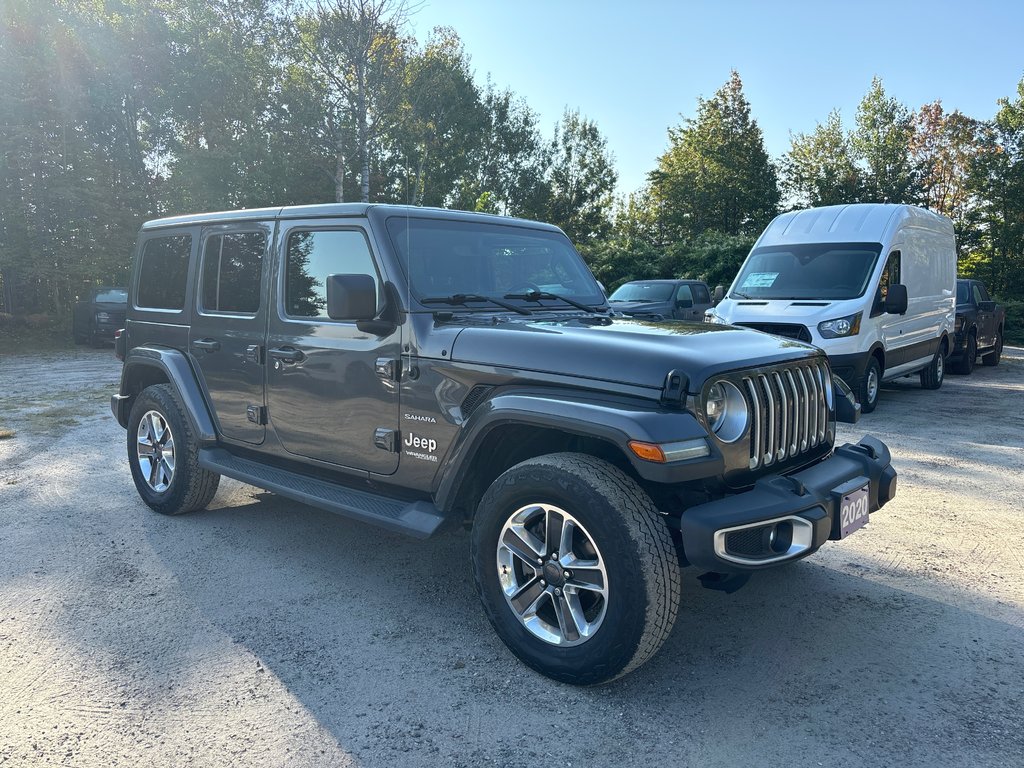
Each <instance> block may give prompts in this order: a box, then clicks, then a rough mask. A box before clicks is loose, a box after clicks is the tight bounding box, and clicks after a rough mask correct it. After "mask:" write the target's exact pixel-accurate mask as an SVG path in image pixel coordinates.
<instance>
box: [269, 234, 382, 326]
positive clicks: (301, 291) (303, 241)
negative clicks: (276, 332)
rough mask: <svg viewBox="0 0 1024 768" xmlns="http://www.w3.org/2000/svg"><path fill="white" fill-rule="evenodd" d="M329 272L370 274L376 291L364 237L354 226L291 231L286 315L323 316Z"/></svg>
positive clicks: (325, 313) (325, 316)
mask: <svg viewBox="0 0 1024 768" xmlns="http://www.w3.org/2000/svg"><path fill="white" fill-rule="evenodd" d="M328 275H370V277H372V278H373V281H374V283H375V284H376V285H377V286H378V293H379V286H380V281H379V280H378V278H377V269H376V267H374V264H373V256H372V255H371V254H370V246H369V245H368V244H367V242H366V236H365V235H363V233H362V232H361V231H360V230H357V229H328V230H307V231H299V232H292V233H291V235H289V236H288V254H287V262H286V267H285V278H284V296H285V299H284V306H285V314H287V315H290V316H292V317H319V318H324V319H326V318H327V276H328Z"/></svg>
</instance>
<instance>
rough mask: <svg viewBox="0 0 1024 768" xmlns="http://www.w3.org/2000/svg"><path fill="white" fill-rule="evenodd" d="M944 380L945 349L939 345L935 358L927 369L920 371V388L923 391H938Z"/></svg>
mask: <svg viewBox="0 0 1024 768" xmlns="http://www.w3.org/2000/svg"><path fill="white" fill-rule="evenodd" d="M945 378H946V347H945V345H940V346H939V349H938V351H937V352H936V353H935V357H934V358H932V361H931V363H929V364H928V367H927V368H925V369H924V370H923V371H921V386H922V387H924V388H925V389H938V388H939V387H941V386H942V381H943V379H945Z"/></svg>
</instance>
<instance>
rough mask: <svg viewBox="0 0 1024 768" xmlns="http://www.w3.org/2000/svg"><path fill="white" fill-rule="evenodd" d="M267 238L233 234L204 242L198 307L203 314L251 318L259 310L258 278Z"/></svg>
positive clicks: (263, 235) (214, 237)
mask: <svg viewBox="0 0 1024 768" xmlns="http://www.w3.org/2000/svg"><path fill="white" fill-rule="evenodd" d="M266 249H267V237H266V235H265V234H263V233H262V232H234V233H230V234H224V235H214V236H212V237H209V238H207V239H206V246H205V247H204V248H203V277H202V282H201V284H200V285H201V289H200V296H201V301H200V306H201V307H202V309H203V311H204V312H226V313H232V314H244V315H255V314H256V313H257V312H259V310H260V279H261V277H262V275H263V254H264V253H265V252H266Z"/></svg>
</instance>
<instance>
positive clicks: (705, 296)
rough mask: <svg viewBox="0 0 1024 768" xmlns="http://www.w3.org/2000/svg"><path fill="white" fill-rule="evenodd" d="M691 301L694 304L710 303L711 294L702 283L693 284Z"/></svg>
mask: <svg viewBox="0 0 1024 768" xmlns="http://www.w3.org/2000/svg"><path fill="white" fill-rule="evenodd" d="M693 303H694V304H710V303H711V294H710V293H709V292H708V289H707V288H706V287H705V286H703V285H695V286H693Z"/></svg>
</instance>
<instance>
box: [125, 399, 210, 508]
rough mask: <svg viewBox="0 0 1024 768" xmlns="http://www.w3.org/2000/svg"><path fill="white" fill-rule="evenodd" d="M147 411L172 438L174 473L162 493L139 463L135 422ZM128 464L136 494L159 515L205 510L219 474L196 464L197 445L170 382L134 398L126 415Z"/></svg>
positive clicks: (136, 425)
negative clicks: (157, 417)
mask: <svg viewBox="0 0 1024 768" xmlns="http://www.w3.org/2000/svg"><path fill="white" fill-rule="evenodd" d="M150 411H156V412H157V413H159V414H160V415H161V416H162V417H163V419H164V421H166V423H167V425H168V427H169V428H170V431H171V434H172V435H173V438H174V458H175V466H174V473H173V476H172V477H171V481H170V483H169V484H168V486H167V489H166V490H164V491H162V492H161V491H156V490H154V489H153V488H151V487H150V486H149V484H148V483H147V481H146V478H145V477H144V476H143V473H142V470H141V467H140V465H139V456H138V432H139V422H140V421H141V420H142V419H143V417H144V416H145V415H146V414H147V413H148V412H150ZM128 465H129V466H130V467H131V471H132V479H133V480H134V481H135V488H136V489H137V490H138V492H139V496H141V497H142V500H143V501H144V502H146V504H147V505H149V507H150V508H151V509H153V510H155V511H156V512H159V513H160V514H162V515H181V514H184V513H185V512H192V511H195V510H197V509H205V508H206V506H207V505H208V504H209V503H210V501H211V500H212V499H213V497H214V494H216V493H217V485H218V484H219V483H220V475H218V474H217V473H216V472H210V471H209V470H206V469H203V468H202V467H200V466H199V444H198V442H197V441H196V438H195V434H194V432H193V431H192V424H191V422H190V421H189V419H188V416H187V415H186V414H185V411H184V408H182V406H181V403H180V402H179V401H178V396H177V395H176V394H175V391H174V388H173V387H172V386H171V385H170V384H154V385H153V386H151V387H147V388H146V389H144V390H143V391H142V392H141V394H139V396H138V397H136V398H135V402H134V403H133V404H132V410H131V414H130V415H129V417H128Z"/></svg>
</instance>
